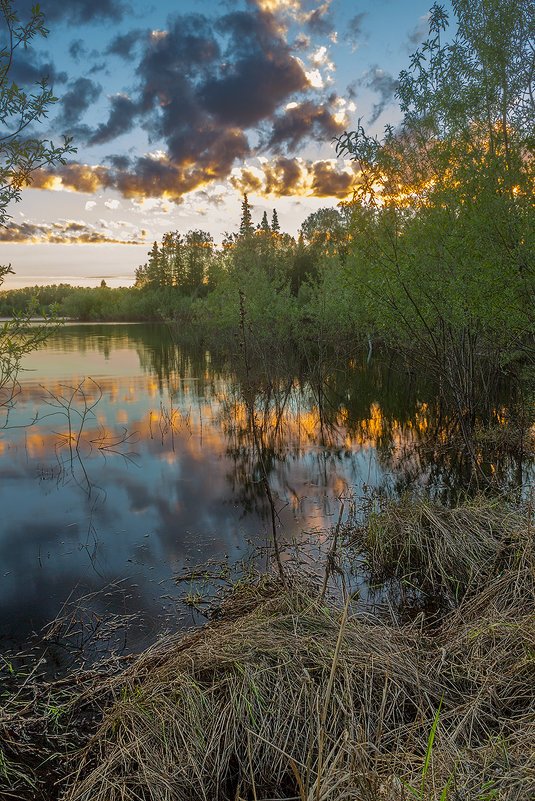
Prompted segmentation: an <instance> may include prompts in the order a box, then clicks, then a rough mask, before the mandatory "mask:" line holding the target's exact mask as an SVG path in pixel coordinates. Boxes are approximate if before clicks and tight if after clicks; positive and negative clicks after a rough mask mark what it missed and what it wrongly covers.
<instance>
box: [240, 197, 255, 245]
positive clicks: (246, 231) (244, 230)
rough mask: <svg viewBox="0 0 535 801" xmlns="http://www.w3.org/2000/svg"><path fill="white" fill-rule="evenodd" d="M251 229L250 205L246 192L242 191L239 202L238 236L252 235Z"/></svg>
mask: <svg viewBox="0 0 535 801" xmlns="http://www.w3.org/2000/svg"><path fill="white" fill-rule="evenodd" d="M253 230H254V229H253V222H252V219H251V206H250V205H249V200H248V198H247V193H246V192H244V195H243V201H242V204H241V221H240V237H244V238H248V237H250V236H252V234H253Z"/></svg>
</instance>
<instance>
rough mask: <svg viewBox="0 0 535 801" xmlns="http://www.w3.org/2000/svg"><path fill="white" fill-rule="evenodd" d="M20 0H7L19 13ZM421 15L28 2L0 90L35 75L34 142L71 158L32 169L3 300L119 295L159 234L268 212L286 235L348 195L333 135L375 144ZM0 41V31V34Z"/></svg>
mask: <svg viewBox="0 0 535 801" xmlns="http://www.w3.org/2000/svg"><path fill="white" fill-rule="evenodd" d="M25 4H26V8H27V7H28V6H29V5H30V3H29V2H28V1H27V0H14V6H15V9H16V10H17V11H19V12H20V14H21V17H23V15H24V8H25ZM430 5H431V2H430V0H374V1H373V2H370V1H369V0H323V1H322V2H316V1H312V0H310V2H309V0H156V1H155V2H154V1H153V2H151V0H68V2H65V0H43V2H42V3H41V9H42V10H43V11H44V12H45V14H46V25H47V27H48V28H49V31H50V33H49V35H48V37H47V38H46V39H40V41H36V40H34V41H35V46H34V47H32V48H30V49H28V50H27V51H25V52H24V53H21V54H20V56H19V57H18V59H17V60H16V62H15V63H14V65H13V67H12V70H11V73H10V74H11V77H12V79H13V80H15V81H16V82H17V84H19V85H22V86H30V85H31V83H32V82H33V81H36V80H38V79H39V77H40V76H43V75H45V76H48V80H49V83H50V85H51V86H52V87H53V90H54V94H55V96H56V97H57V98H58V100H57V102H56V103H55V104H54V105H53V106H52V107H51V108H50V111H49V114H48V117H47V119H46V120H45V121H44V123H43V124H41V125H40V126H39V128H37V129H36V131H35V133H36V134H38V135H39V136H42V137H46V138H51V139H52V140H53V141H54V142H60V141H61V137H62V136H63V135H67V136H70V137H72V139H73V144H74V145H75V146H76V148H77V151H76V153H73V154H70V155H69V156H68V161H67V163H66V164H65V165H57V166H56V167H55V168H53V169H47V170H40V171H38V172H37V173H35V174H34V176H33V183H32V185H31V187H30V188H27V189H25V190H24V191H23V194H22V199H21V201H20V202H19V203H17V204H12V205H11V206H10V207H9V213H10V214H11V220H10V222H9V224H8V226H7V227H5V228H4V229H0V249H1V251H0V252H1V256H0V263H1V264H7V263H10V264H11V266H12V269H13V270H15V275H11V276H8V277H6V279H5V282H4V286H3V289H13V288H16V287H20V286H31V285H34V284H50V283H59V282H68V283H72V284H78V285H85V286H94V285H96V284H99V283H100V281H101V280H102V279H104V280H106V283H107V284H108V285H109V286H119V285H122V286H127V285H130V284H131V283H132V282H133V279H134V271H135V268H136V267H137V266H138V265H139V264H142V263H143V262H145V261H146V258H147V252H148V250H149V249H150V246H151V244H152V242H153V241H155V240H156V241H160V240H161V238H162V236H163V235H164V234H165V233H166V232H168V231H180V232H182V233H186V232H187V231H189V230H191V229H202V230H204V231H208V232H209V233H210V234H211V235H212V236H213V238H214V241H215V243H216V244H220V243H221V241H222V239H223V236H224V234H225V232H232V231H235V230H237V228H238V225H239V218H240V204H241V199H242V194H243V192H247V193H248V196H249V202H250V204H251V205H252V207H253V212H252V214H253V222H255V223H259V222H260V220H261V217H262V215H263V212H264V211H267V212H268V216H269V217H271V213H272V209H274V208H276V209H277V213H278V217H279V221H280V224H281V229H282V230H283V231H287V232H288V233H290V234H293V235H296V234H297V232H298V229H299V227H300V225H301V224H302V222H303V221H304V220H305V219H306V217H307V216H308V215H309V214H311V213H312V212H314V211H316V210H318V209H319V208H324V207H334V206H336V204H337V203H339V202H340V201H341V200H343V199H344V198H346V197H347V196H348V195H350V194H351V188H352V185H353V183H354V181H355V175H356V166H355V165H354V164H352V163H351V162H350V161H349V160H347V159H345V160H344V159H341V158H337V156H336V151H335V141H334V139H335V137H337V136H340V134H342V133H343V132H344V131H345V130H353V129H355V127H356V126H357V123H358V120H359V119H360V120H361V122H362V124H363V125H364V127H365V129H366V130H367V131H368V132H369V133H372V134H377V135H379V136H380V135H381V133H382V131H383V129H384V126H385V125H386V124H387V123H388V124H394V125H395V124H396V122H398V121H399V119H400V115H399V111H398V107H397V102H396V98H395V90H396V80H397V76H398V74H399V72H400V71H401V70H402V69H405V68H406V67H407V66H408V64H409V60H410V54H411V53H413V52H414V51H415V50H416V49H417V47H418V45H419V44H420V43H421V42H422V40H423V39H424V38H425V36H426V34H427V15H428V11H429V6H430ZM0 35H1V32H0Z"/></svg>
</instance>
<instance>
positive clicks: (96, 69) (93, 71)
mask: <svg viewBox="0 0 535 801" xmlns="http://www.w3.org/2000/svg"><path fill="white" fill-rule="evenodd" d="M107 67H108V65H107V64H106V62H105V61H101V62H100V63H99V64H93V66H92V67H91V69H90V70H89V72H88V73H87V74H88V75H95V74H96V73H97V72H103V71H104V70H106V74H107V75H109V71H108V69H107Z"/></svg>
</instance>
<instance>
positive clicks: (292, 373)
mask: <svg viewBox="0 0 535 801" xmlns="http://www.w3.org/2000/svg"><path fill="white" fill-rule="evenodd" d="M326 364H330V366H329V368H328V369H327V368H326V367H325V365H324V366H323V367H322V369H321V370H318V369H317V366H315V367H314V370H311V369H310V367H309V366H307V365H303V364H292V365H291V368H286V369H283V368H282V367H281V365H280V361H279V362H278V363H277V364H276V366H273V365H272V366H270V367H269V368H268V367H267V366H266V364H263V369H262V371H261V372H259V374H258V375H248V376H245V375H244V373H243V366H241V365H240V364H239V362H238V363H235V362H233V361H232V360H230V359H229V358H228V357H227V356H225V355H224V354H223V355H218V354H215V353H210V352H208V351H207V350H206V349H205V348H203V347H199V346H194V345H193V344H187V343H180V344H178V343H177V342H176V341H174V339H173V337H172V336H171V334H170V333H169V331H168V330H167V329H166V328H165V327H164V326H158V325H152V326H151V325H68V326H65V327H64V328H63V329H62V330H60V331H58V332H57V333H56V334H55V335H54V336H53V337H52V338H51V339H50V341H49V342H48V343H47V345H46V347H45V348H44V349H42V350H40V351H39V352H37V353H33V354H31V355H30V356H28V358H27V360H26V362H25V364H24V367H25V372H24V373H23V374H22V377H21V391H20V394H19V397H18V400H17V404H16V408H15V409H14V411H13V414H12V417H11V418H10V427H9V428H8V429H6V430H4V431H3V432H2V434H1V437H0V477H1V484H0V502H1V504H2V506H1V508H2V523H1V529H0V609H1V621H0V636H2V637H3V638H4V642H5V641H6V640H7V641H9V642H11V643H12V644H14V645H18V644H20V643H23V642H25V641H26V640H27V639H28V637H29V635H30V633H31V632H32V631H34V630H37V629H39V628H40V627H41V626H42V625H43V624H46V623H47V622H49V621H50V620H51V619H53V618H54V616H55V615H56V614H57V613H58V611H59V610H60V609H61V608H62V605H63V604H64V602H65V601H66V599H67V598H69V597H71V596H72V595H73V594H74V596H79V595H84V594H85V595H87V593H90V594H92V593H98V592H99V591H102V589H103V588H108V589H107V590H106V592H107V593H108V594H107V595H106V593H102V592H101V593H100V595H95V596H92V597H93V601H92V609H93V612H94V614H96V615H97V616H98V615H101V614H104V613H110V612H112V613H113V614H115V615H123V616H124V615H126V614H130V613H137V614H138V615H139V616H140V617H139V621H140V622H139V625H138V627H137V628H136V629H135V630H134V631H133V633H131V637H132V640H131V642H129V647H132V648H136V647H139V645H140V644H143V643H144V642H146V640H147V639H151V638H152V637H153V636H154V633H155V632H156V631H158V630H159V629H161V627H162V626H163V625H165V622H166V621H168V620H169V618H170V617H172V616H173V615H174V614H175V613H176V608H175V605H174V603H173V601H172V598H170V597H167V598H166V597H164V596H173V595H174V594H175V592H174V585H173V576H174V575H175V574H176V572H177V571H180V570H181V569H182V568H183V567H184V566H185V565H188V564H196V563H198V562H201V561H203V560H205V559H208V558H216V557H220V556H221V555H223V554H227V555H228V558H229V559H230V560H231V561H232V560H236V559H238V558H239V557H240V556H241V555H242V554H243V553H244V550H246V549H247V547H248V546H247V542H248V541H252V542H254V543H258V544H262V543H264V542H266V541H268V540H269V530H270V525H269V509H268V506H267V501H266V497H265V492H264V490H263V486H262V481H261V475H260V467H259V461H258V460H259V457H260V455H261V457H262V460H263V464H264V466H265V469H266V472H267V474H268V476H269V481H270V486H271V491H272V494H273V497H274V500H275V503H276V507H277V513H278V526H279V529H280V533H281V537H282V538H283V539H284V538H285V537H286V538H287V539H288V540H290V539H293V538H297V539H299V538H300V537H301V536H303V537H304V536H305V535H304V534H302V532H306V531H312V530H321V529H325V528H327V527H328V526H329V525H332V524H333V523H335V522H336V518H337V515H338V509H339V505H338V501H337V500H336V499H337V497H339V496H340V495H341V494H343V493H345V492H347V490H348V489H350V490H352V491H354V492H355V493H356V494H357V495H359V494H360V493H361V492H362V488H363V486H365V487H367V488H375V489H376V490H377V491H380V492H382V493H386V494H395V493H402V492H404V491H406V489H407V488H411V489H414V487H415V486H422V487H423V486H426V487H427V488H428V489H429V490H430V491H431V492H433V493H435V494H437V495H441V496H442V497H443V499H447V498H448V497H451V496H452V494H453V493H455V492H456V491H457V490H458V488H459V486H465V485H466V477H467V476H468V473H466V471H469V465H468V463H467V460H466V458H465V457H464V456H463V454H462V452H459V450H457V449H448V448H446V447H444V448H441V447H440V436H438V437H437V431H436V430H435V429H436V427H437V419H438V418H439V410H438V409H437V406H436V401H435V399H434V397H435V393H434V391H433V388H432V387H429V386H428V385H427V384H426V383H425V382H424V381H422V382H419V381H418V379H417V377H415V376H410V375H409V374H408V373H407V372H406V370H404V369H403V367H402V366H400V365H399V364H398V363H397V362H396V360H395V359H394V358H393V357H391V356H390V355H389V356H388V357H386V358H379V357H374V359H372V361H371V363H370V364H369V365H368V364H367V363H366V356H365V355H363V357H362V359H361V360H357V361H353V362H352V363H350V364H347V363H345V364H344V360H343V359H341V360H340V364H334V363H329V362H326ZM246 392H249V393H252V396H251V398H252V399H251V404H252V407H254V410H255V420H256V424H257V426H258V429H259V431H260V433H261V454H259V453H258V451H257V450H255V448H254V447H253V438H252V426H251V419H250V414H248V411H247V404H246V403H245V393H246ZM35 417H37V422H36V423H35V424H34V425H31V426H27V424H28V423H29V422H30V421H31V420H33V419H34V418H35ZM437 441H438V446H437V444H436V443H437ZM429 443H433V444H432V445H431V444H429ZM482 464H483V465H485V469H488V470H491V469H492V470H494V471H501V474H502V475H503V478H504V480H509V481H511V483H514V482H516V481H518V465H517V464H516V463H514V462H513V461H512V460H511V459H510V458H509V457H507V458H505V457H504V459H503V460H502V461H501V462H500V463H496V462H495V463H492V464H491V463H490V462H485V455H484V454H482ZM520 469H521V470H522V467H521V468H520ZM515 471H516V472H515ZM465 473H466V474H465ZM463 482H464V484H463ZM110 587H112V588H113V590H110V589H109V588H110Z"/></svg>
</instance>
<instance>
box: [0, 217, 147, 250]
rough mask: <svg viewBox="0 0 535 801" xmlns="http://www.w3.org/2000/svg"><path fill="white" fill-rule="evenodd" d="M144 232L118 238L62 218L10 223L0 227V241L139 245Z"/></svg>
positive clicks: (84, 224) (81, 223) (85, 224)
mask: <svg viewBox="0 0 535 801" xmlns="http://www.w3.org/2000/svg"><path fill="white" fill-rule="evenodd" d="M126 225H128V226H129V225H130V224H129V223H126ZM102 227H103V226H102V224H101V228H102ZM144 233H145V232H143V231H140V232H139V233H132V234H131V236H130V237H128V238H125V237H122V238H120V237H117V236H115V235H113V234H112V233H111V232H109V231H107V230H96V229H95V227H94V226H91V225H88V224H87V223H84V222H78V221H76V220H63V221H61V222H57V223H31V222H23V223H20V225H18V224H11V225H8V226H6V227H5V228H0V242H18V243H37V242H41V243H48V244H54V245H58V244H59V245H61V244H102V243H107V244H121V245H139V244H144Z"/></svg>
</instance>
